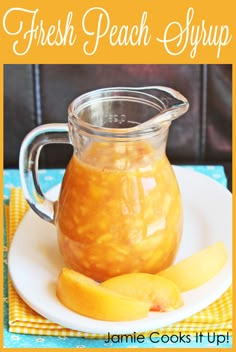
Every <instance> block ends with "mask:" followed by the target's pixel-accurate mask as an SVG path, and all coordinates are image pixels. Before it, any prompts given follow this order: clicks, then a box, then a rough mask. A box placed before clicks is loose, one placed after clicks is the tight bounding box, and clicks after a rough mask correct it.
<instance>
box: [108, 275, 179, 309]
mask: <svg viewBox="0 0 236 352" xmlns="http://www.w3.org/2000/svg"><path fill="white" fill-rule="evenodd" d="M101 285H102V286H103V287H106V288H108V289H110V290H114V291H115V292H118V293H119V294H123V295H125V296H129V297H133V298H136V299H138V300H142V301H145V302H149V303H150V304H151V310H155V311H159V312H167V311H171V310H173V309H177V308H179V307H180V306H182V305H183V301H182V298H181V294H180V290H179V288H178V287H177V286H176V285H175V284H174V283H173V282H172V281H170V280H168V279H166V278H164V277H159V276H158V275H153V274H146V273H131V274H124V275H119V276H116V277H113V278H111V279H108V280H106V281H103V282H102V283H101Z"/></svg>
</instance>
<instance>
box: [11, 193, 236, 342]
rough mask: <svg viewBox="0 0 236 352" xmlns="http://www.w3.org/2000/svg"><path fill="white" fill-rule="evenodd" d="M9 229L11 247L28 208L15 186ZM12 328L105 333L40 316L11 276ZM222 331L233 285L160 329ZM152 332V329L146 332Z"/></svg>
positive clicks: (228, 322)
mask: <svg viewBox="0 0 236 352" xmlns="http://www.w3.org/2000/svg"><path fill="white" fill-rule="evenodd" d="M5 210H6V212H5V214H6V229H7V240H8V247H9V246H10V243H11V240H12V238H13V236H14V233H15V231H16V228H17V226H18V224H19V222H20V221H21V219H22V217H23V216H24V214H25V213H26V211H27V210H28V205H27V203H26V201H25V199H24V197H23V194H22V190H21V189H20V188H12V190H11V195H10V204H9V206H6V209H5ZM8 285H9V291H8V292H9V293H8V295H9V331H10V332H14V333H21V334H34V335H50V336H77V337H78V336H79V337H87V338H104V337H105V335H99V334H93V333H84V332H82V331H74V330H70V329H66V328H64V327H62V326H59V325H57V324H55V323H53V322H50V321H48V320H47V319H45V318H43V317H41V316H40V315H39V314H38V313H36V312H35V311H33V310H32V309H31V308H30V307H29V306H28V305H27V304H26V303H25V302H24V301H23V300H22V299H21V298H20V297H19V295H18V294H17V293H16V291H15V289H14V287H13V285H12V283H11V280H10V279H9V282H8ZM180 331H181V332H182V333H184V334H194V333H196V332H202V333H204V332H205V333H208V332H209V333H211V332H212V333H213V332H217V333H221V334H226V333H227V332H228V333H229V334H231V332H232V289H231V287H230V288H229V289H228V290H227V291H226V292H225V293H224V294H223V295H222V296H221V297H220V298H219V299H218V300H217V301H215V302H214V303H212V304H211V305H210V306H208V307H207V308H206V309H204V310H202V311H201V312H199V313H197V314H194V315H192V316H191V317H189V318H187V319H185V320H183V321H181V322H178V323H175V324H172V325H170V326H168V327H164V328H161V329H158V332H159V333H161V334H168V335H172V334H174V333H179V332H180ZM147 333H150V332H147Z"/></svg>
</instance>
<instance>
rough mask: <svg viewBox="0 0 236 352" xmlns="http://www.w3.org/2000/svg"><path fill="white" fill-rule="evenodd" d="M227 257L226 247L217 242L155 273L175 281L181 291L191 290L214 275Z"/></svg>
mask: <svg viewBox="0 0 236 352" xmlns="http://www.w3.org/2000/svg"><path fill="white" fill-rule="evenodd" d="M227 259H228V253H227V249H226V247H225V245H224V243H222V242H217V243H215V244H213V245H211V246H209V247H207V248H205V249H203V250H201V251H199V252H197V253H195V254H193V255H192V256H190V257H188V258H186V259H184V260H182V261H181V262H179V263H177V264H175V265H172V266H170V267H169V268H167V269H165V270H163V271H161V272H159V273H157V276H162V277H163V278H167V279H169V280H172V281H173V282H175V283H176V285H177V286H178V287H179V289H180V290H181V292H184V291H188V290H192V289H193V288H196V287H198V286H200V285H202V284H204V283H205V282H207V281H208V280H210V279H211V278H212V277H213V276H215V275H216V274H217V273H218V272H219V271H220V269H222V267H223V266H224V264H225V263H226V261H227Z"/></svg>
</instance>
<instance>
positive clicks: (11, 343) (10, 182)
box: [3, 165, 232, 348]
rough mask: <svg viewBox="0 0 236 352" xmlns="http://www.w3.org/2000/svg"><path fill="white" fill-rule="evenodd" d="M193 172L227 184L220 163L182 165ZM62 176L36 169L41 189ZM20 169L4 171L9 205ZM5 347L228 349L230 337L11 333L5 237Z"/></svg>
mask: <svg viewBox="0 0 236 352" xmlns="http://www.w3.org/2000/svg"><path fill="white" fill-rule="evenodd" d="M183 167H186V168H189V169H193V170H194V171H197V172H201V173H203V174H205V175H207V176H209V177H211V178H213V179H215V180H216V181H218V182H219V183H221V184H222V185H223V186H225V187H227V178H226V175H225V172H224V168H223V167H222V166H219V165H217V166H211V165H210V166H201V165H194V166H183ZM63 175H64V170H62V169H48V170H44V169H43V170H40V171H39V181H40V184H41V186H42V190H43V191H47V190H48V189H50V188H52V187H53V186H55V185H56V184H58V183H60V182H61V180H62V178H63ZM20 185H21V184H20V177H19V171H18V170H13V169H7V170H4V203H5V204H8V202H9V196H10V190H11V188H12V187H20ZM3 256H4V347H8V348H9V347H10V348H20V347H21V348H27V347H30V348H32V347H35V348H36V347H43V348H45V347H50V348H57V347H58V348H105V347H109V348H117V347H120V348H130V347H132V348H134V347H135V348H159V347H161V348H171V347H173V348H179V347H181V348H189V347H198V348H211V347H220V348H231V347H232V340H231V337H230V338H229V340H228V341H227V343H220V344H217V339H215V340H214V342H209V339H208V337H207V336H204V337H203V339H202V341H201V343H200V344H199V343H197V342H196V341H195V340H194V339H191V342H190V343H186V342H184V340H183V341H182V342H181V341H178V342H173V341H174V340H173V341H171V339H169V340H168V341H158V342H156V343H154V342H152V341H150V339H148V338H146V339H145V341H144V342H143V343H139V342H131V341H128V342H116V341H110V342H109V343H107V342H105V340H104V339H86V338H83V337H53V336H39V335H37V336H36V335H24V334H16V333H10V332H9V330H8V289H7V270H8V268H7V250H6V237H4V248H3Z"/></svg>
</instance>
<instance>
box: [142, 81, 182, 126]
mask: <svg viewBox="0 0 236 352" xmlns="http://www.w3.org/2000/svg"><path fill="white" fill-rule="evenodd" d="M137 89H138V90H139V91H140V92H142V93H143V94H145V95H147V98H148V99H149V103H150V101H151V106H152V107H154V108H155V110H156V112H157V113H156V114H154V116H152V117H151V118H149V119H148V120H146V121H144V122H143V123H142V124H140V125H139V126H136V127H135V128H140V127H142V128H143V127H145V128H146V127H149V126H150V127H151V126H152V125H154V124H155V125H156V124H158V125H160V124H163V123H165V122H166V123H170V122H171V121H173V120H175V119H177V118H178V117H180V116H181V115H183V114H185V113H186V112H187V111H188V109H189V102H188V100H187V99H186V98H185V97H184V96H183V95H182V94H181V93H179V92H178V91H176V90H174V89H172V88H169V87H165V86H151V87H143V88H137Z"/></svg>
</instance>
